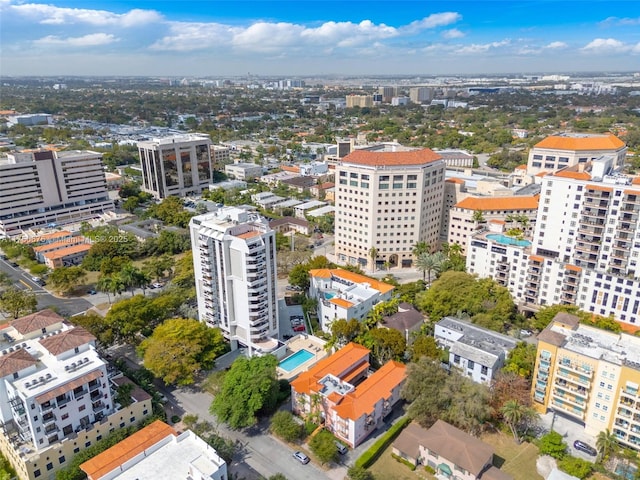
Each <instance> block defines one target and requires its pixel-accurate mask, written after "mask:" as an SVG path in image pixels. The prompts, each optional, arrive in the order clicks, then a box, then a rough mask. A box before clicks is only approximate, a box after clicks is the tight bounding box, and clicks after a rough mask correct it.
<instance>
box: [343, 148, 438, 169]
mask: <svg viewBox="0 0 640 480" xmlns="http://www.w3.org/2000/svg"><path fill="white" fill-rule="evenodd" d="M441 159H442V157H441V156H440V155H438V154H437V153H436V152H434V151H433V150H431V149H429V148H423V149H422V150H411V151H406V152H370V151H367V150H354V151H353V152H351V153H350V154H349V155H347V156H346V157H344V158H343V159H342V162H343V163H355V164H358V165H371V166H375V167H382V166H394V165H424V164H426V163H431V162H435V161H436V160H441Z"/></svg>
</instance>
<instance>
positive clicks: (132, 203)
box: [122, 197, 140, 213]
mask: <svg viewBox="0 0 640 480" xmlns="http://www.w3.org/2000/svg"><path fill="white" fill-rule="evenodd" d="M139 206H140V199H139V198H138V197H129V198H127V199H126V200H125V201H124V202H122V208H124V209H125V210H126V211H127V212H129V213H133V212H134V211H135V209H136V208H138V207H139Z"/></svg>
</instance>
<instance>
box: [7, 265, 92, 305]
mask: <svg viewBox="0 0 640 480" xmlns="http://www.w3.org/2000/svg"><path fill="white" fill-rule="evenodd" d="M0 271H2V272H4V273H6V274H7V275H8V276H9V278H10V279H11V281H12V283H13V286H15V287H16V288H19V289H20V290H27V291H32V292H33V293H35V294H36V298H37V299H38V310H41V309H44V308H48V307H55V309H56V311H57V312H58V313H59V314H60V315H63V316H71V315H75V314H78V313H82V312H84V311H86V310H88V309H89V308H91V307H92V305H91V303H89V302H87V301H86V300H85V299H83V298H58V297H55V296H53V295H51V294H50V293H49V292H48V291H46V290H45V289H44V288H42V287H41V286H40V285H38V284H37V283H35V282H34V281H33V280H31V277H32V275H30V274H29V273H28V272H25V271H24V270H22V269H21V268H14V267H12V266H11V265H9V263H8V262H7V261H5V260H1V259H0Z"/></svg>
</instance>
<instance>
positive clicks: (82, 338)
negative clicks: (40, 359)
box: [40, 327, 96, 355]
mask: <svg viewBox="0 0 640 480" xmlns="http://www.w3.org/2000/svg"><path fill="white" fill-rule="evenodd" d="M95 339H96V337H94V336H93V335H91V333H89V332H88V331H87V330H85V329H84V328H82V327H75V328H73V329H71V330H67V331H65V332H62V333H58V334H57V335H54V336H52V337H47V338H44V339H42V340H40V345H42V346H43V347H44V348H46V349H47V350H48V351H49V353H51V354H52V355H60V354H61V353H64V352H68V351H69V350H71V349H73V348H76V347H79V346H81V345H85V344H87V343H89V342H92V341H94V340H95Z"/></svg>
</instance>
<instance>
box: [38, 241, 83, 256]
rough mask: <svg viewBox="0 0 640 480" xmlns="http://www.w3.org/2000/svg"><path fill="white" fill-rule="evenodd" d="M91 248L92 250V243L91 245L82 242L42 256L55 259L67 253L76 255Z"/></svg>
mask: <svg viewBox="0 0 640 480" xmlns="http://www.w3.org/2000/svg"><path fill="white" fill-rule="evenodd" d="M89 250H91V245H89V244H88V243H80V244H78V245H72V246H70V247H67V248H61V249H60V250H55V251H53V252H46V253H43V254H42V256H43V257H44V258H48V259H49V260H55V259H58V258H63V257H66V256H67V255H74V254H76V253H80V252H88V251H89Z"/></svg>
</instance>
